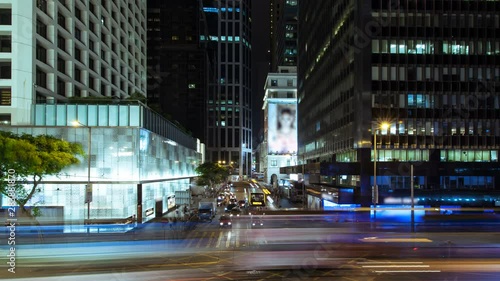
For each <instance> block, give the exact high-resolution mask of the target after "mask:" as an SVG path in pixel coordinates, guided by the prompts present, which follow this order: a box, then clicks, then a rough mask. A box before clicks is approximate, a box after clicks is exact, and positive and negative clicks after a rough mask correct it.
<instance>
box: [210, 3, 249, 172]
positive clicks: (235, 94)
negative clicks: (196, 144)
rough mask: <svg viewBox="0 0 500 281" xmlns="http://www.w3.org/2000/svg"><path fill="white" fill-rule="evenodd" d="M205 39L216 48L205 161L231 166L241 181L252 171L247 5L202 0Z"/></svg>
mask: <svg viewBox="0 0 500 281" xmlns="http://www.w3.org/2000/svg"><path fill="white" fill-rule="evenodd" d="M203 11H204V12H205V18H206V21H207V25H208V34H209V35H208V37H206V36H203V37H202V38H201V40H206V41H208V44H209V45H212V46H214V47H213V48H214V49H215V50H216V58H217V60H216V63H215V64H214V73H216V74H215V77H216V79H215V81H214V82H213V83H210V86H209V94H208V100H207V106H208V107H207V111H208V112H207V118H206V121H205V122H206V123H205V124H206V127H207V130H208V132H207V133H208V135H207V139H206V145H207V160H208V161H212V162H219V161H220V162H225V163H230V164H231V165H232V166H233V168H234V170H233V171H237V172H238V174H239V176H240V177H243V176H250V175H251V167H252V91H251V81H252V79H251V43H250V42H251V22H252V15H251V1H250V0H226V1H210V0H205V1H203Z"/></svg>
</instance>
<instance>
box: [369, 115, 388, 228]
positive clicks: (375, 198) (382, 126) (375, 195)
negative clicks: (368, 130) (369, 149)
mask: <svg viewBox="0 0 500 281" xmlns="http://www.w3.org/2000/svg"><path fill="white" fill-rule="evenodd" d="M379 128H380V129H383V130H386V129H387V128H389V123H385V122H384V123H382V124H380V125H379V126H378V127H377V128H376V129H375V133H374V134H373V198H372V203H373V204H374V205H375V211H374V218H377V204H378V186H377V158H378V155H377V134H378V131H379Z"/></svg>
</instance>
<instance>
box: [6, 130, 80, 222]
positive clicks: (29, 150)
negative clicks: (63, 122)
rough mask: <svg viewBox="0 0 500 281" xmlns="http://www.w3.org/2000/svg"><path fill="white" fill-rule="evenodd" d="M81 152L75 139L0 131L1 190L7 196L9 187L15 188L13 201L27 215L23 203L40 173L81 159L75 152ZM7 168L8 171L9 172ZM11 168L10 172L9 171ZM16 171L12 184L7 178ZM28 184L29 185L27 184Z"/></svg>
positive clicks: (56, 171)
mask: <svg viewBox="0 0 500 281" xmlns="http://www.w3.org/2000/svg"><path fill="white" fill-rule="evenodd" d="M82 155H84V152H83V148H82V146H81V145H80V144H78V143H71V142H68V141H65V140H62V139H58V138H56V137H53V136H48V135H39V136H32V135H28V134H23V135H15V134H13V133H10V132H3V131H0V193H2V194H4V195H6V196H9V194H8V192H7V191H8V188H9V187H10V188H11V189H12V188H14V189H15V198H13V197H11V198H12V199H14V200H15V202H16V203H17V204H18V205H19V207H20V208H21V209H22V210H23V212H25V213H26V214H27V215H28V216H30V217H34V215H36V213H34V214H33V213H31V214H30V213H28V211H27V210H26V208H25V205H26V204H27V203H28V202H29V201H30V199H31V198H33V195H34V194H35V193H36V192H38V189H37V186H38V185H39V184H40V182H41V180H42V179H43V177H45V176H48V175H58V174H59V173H60V172H61V171H62V170H63V169H64V168H66V167H68V166H70V165H74V164H78V163H80V160H79V158H78V157H77V156H82ZM9 171H10V172H11V174H10V176H9ZM12 172H13V173H12ZM13 175H15V184H11V185H10V186H9V183H8V180H9V179H12V176H13ZM28 184H32V186H31V187H29V188H26V186H27V185H28Z"/></svg>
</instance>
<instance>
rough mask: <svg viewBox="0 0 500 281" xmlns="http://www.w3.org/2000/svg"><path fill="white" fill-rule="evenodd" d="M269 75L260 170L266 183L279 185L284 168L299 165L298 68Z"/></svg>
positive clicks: (266, 85) (265, 97) (282, 69)
mask: <svg viewBox="0 0 500 281" xmlns="http://www.w3.org/2000/svg"><path fill="white" fill-rule="evenodd" d="M279 71H280V72H277V73H269V74H268V76H267V79H266V84H265V87H264V88H265V95H264V105H263V107H262V110H264V142H263V143H262V144H261V146H260V147H261V148H262V149H261V150H260V153H259V154H260V157H259V158H260V159H261V163H260V165H259V166H260V168H261V171H260V172H261V173H264V181H265V182H267V183H272V184H277V182H278V180H279V179H281V178H285V177H286V178H288V176H287V175H286V174H282V173H280V168H281V167H287V166H294V165H298V164H299V163H298V162H297V160H298V159H297V149H298V144H297V131H298V130H297V115H298V114H297V75H296V67H281V68H279Z"/></svg>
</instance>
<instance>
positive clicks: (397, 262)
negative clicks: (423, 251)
mask: <svg viewBox="0 0 500 281" xmlns="http://www.w3.org/2000/svg"><path fill="white" fill-rule="evenodd" d="M357 264H423V262H421V261H360V262H357Z"/></svg>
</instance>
